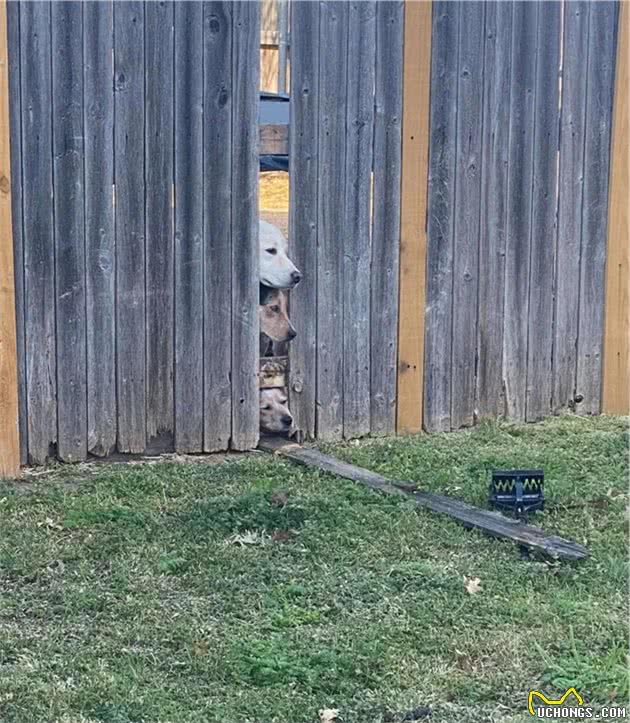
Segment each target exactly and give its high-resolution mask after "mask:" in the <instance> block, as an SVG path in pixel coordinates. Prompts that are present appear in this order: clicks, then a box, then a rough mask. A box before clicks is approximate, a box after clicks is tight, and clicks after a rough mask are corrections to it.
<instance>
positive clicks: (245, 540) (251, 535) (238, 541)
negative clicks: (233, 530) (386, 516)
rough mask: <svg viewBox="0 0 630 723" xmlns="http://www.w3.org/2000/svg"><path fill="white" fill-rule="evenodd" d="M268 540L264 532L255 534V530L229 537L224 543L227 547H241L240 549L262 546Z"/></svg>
mask: <svg viewBox="0 0 630 723" xmlns="http://www.w3.org/2000/svg"><path fill="white" fill-rule="evenodd" d="M268 539H269V535H267V534H265V532H264V531H263V532H257V531H256V530H246V531H245V532H243V533H240V534H239V533H237V534H234V535H232V537H229V538H228V539H227V540H226V542H227V544H228V545H229V544H232V545H241V547H244V546H245V545H264V544H266V542H267V540H268Z"/></svg>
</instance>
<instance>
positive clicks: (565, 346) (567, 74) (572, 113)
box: [551, 2, 592, 412]
mask: <svg viewBox="0 0 630 723" xmlns="http://www.w3.org/2000/svg"><path fill="white" fill-rule="evenodd" d="M591 5H592V3H589V2H572V3H569V4H567V5H565V13H564V49H563V61H562V110H561V117H560V168H559V178H558V238H557V251H556V294H555V296H556V298H555V318H554V345H553V373H552V402H551V408H552V411H553V412H559V411H560V410H561V409H563V408H567V407H570V406H572V405H573V400H574V397H575V374H576V350H577V333H578V308H579V295H580V239H581V233H582V196H583V192H584V132H585V128H584V119H585V110H586V73H585V72H584V68H585V64H586V63H587V62H588V21H589V12H590V7H591Z"/></svg>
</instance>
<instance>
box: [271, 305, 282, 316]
mask: <svg viewBox="0 0 630 723" xmlns="http://www.w3.org/2000/svg"><path fill="white" fill-rule="evenodd" d="M271 311H273V313H274V314H279V313H280V307H279V306H278V304H274V305H273V306H272V307H271Z"/></svg>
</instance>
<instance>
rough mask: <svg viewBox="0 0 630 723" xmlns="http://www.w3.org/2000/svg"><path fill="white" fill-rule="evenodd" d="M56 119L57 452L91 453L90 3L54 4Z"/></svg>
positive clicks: (75, 456) (69, 458)
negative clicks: (86, 152) (86, 89)
mask: <svg viewBox="0 0 630 723" xmlns="http://www.w3.org/2000/svg"><path fill="white" fill-rule="evenodd" d="M51 13H52V16H51V21H52V27H51V33H52V90H53V93H52V125H53V182H54V192H53V199H54V230H55V278H56V284H55V286H56V289H55V301H56V315H57V429H58V442H57V454H58V456H59V457H60V458H61V459H62V460H64V461H66V462H76V461H79V460H82V459H85V458H86V456H87V388H86V387H87V369H86V363H87V357H86V331H85V242H84V239H85V206H84V184H83V160H84V156H83V8H82V5H81V4H80V3H73V2H55V3H51Z"/></svg>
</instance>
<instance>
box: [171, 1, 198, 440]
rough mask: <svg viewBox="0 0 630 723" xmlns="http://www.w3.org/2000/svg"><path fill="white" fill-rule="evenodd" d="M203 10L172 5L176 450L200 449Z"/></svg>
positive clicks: (193, 4)
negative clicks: (173, 31)
mask: <svg viewBox="0 0 630 723" xmlns="http://www.w3.org/2000/svg"><path fill="white" fill-rule="evenodd" d="M200 68H203V5H202V4H201V3H175V378H174V385H175V389H174V396H175V449H176V450H177V451H178V452H201V451H202V450H203V298H204V277H203V203H204V200H203V198H204V196H203V147H204V144H203V137H204V126H203V76H202V74H201V73H200V72H199V69H200Z"/></svg>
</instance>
